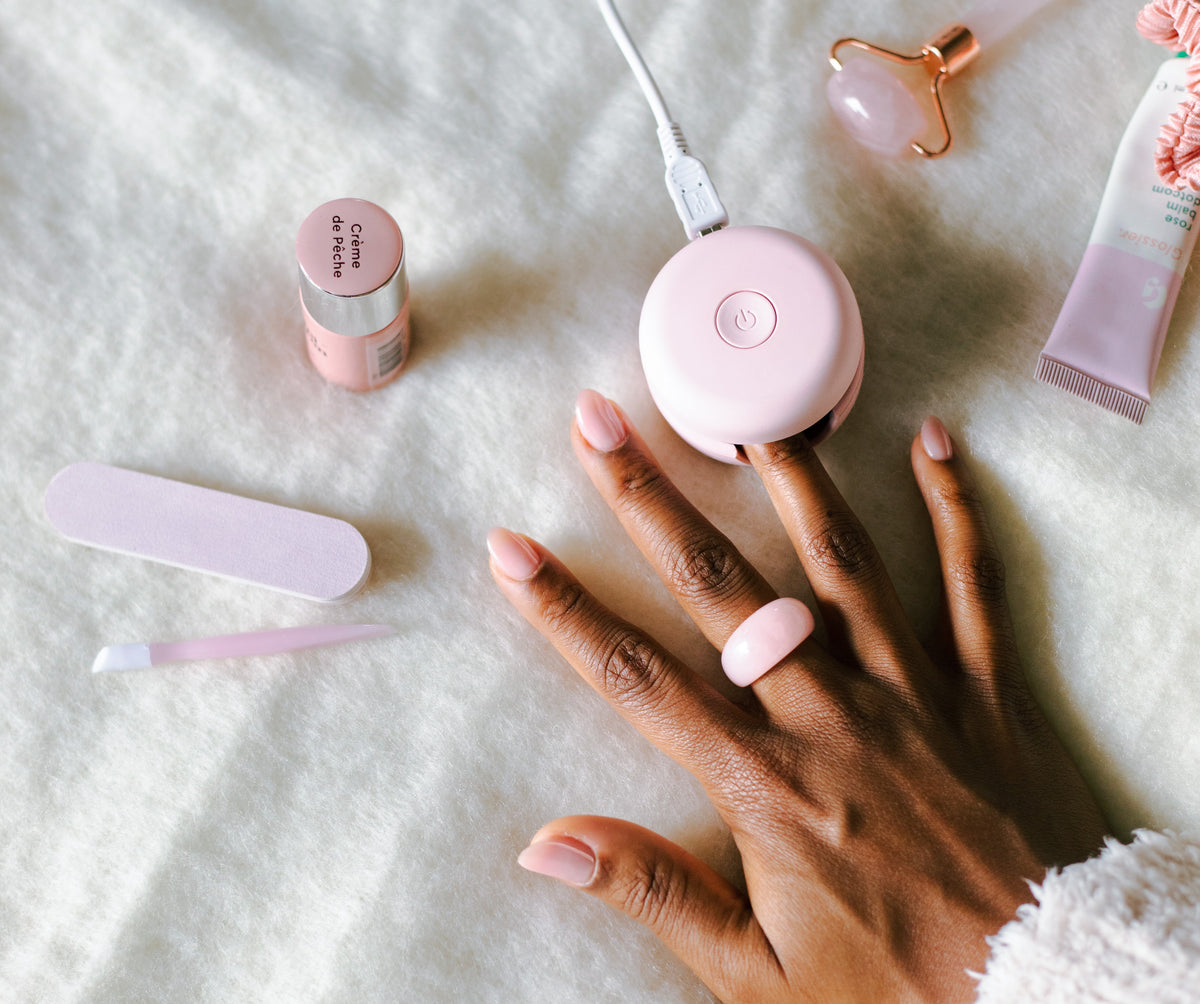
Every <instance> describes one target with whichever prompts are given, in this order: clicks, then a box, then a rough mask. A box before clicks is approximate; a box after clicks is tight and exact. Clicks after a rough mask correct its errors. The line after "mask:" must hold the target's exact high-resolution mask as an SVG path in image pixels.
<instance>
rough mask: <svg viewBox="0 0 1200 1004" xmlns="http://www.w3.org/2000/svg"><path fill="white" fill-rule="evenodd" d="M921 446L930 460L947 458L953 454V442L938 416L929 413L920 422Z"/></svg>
mask: <svg viewBox="0 0 1200 1004" xmlns="http://www.w3.org/2000/svg"><path fill="white" fill-rule="evenodd" d="M921 446H922V448H923V449H924V450H925V455H926V456H927V457H929V459H930V460H937V461H943V460H949V459H950V458H951V457H952V456H954V443H953V442H951V440H950V433H948V432H947V431H946V427H945V426H944V425H942V420H941V419H940V418H934V416H933V415H930V416H929V417H928V418H927V419H925V421H924V422H922V423H921Z"/></svg>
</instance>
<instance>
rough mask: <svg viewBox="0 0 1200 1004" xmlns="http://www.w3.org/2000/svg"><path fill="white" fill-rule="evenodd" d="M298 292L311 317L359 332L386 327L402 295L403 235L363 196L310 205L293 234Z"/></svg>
mask: <svg viewBox="0 0 1200 1004" xmlns="http://www.w3.org/2000/svg"><path fill="white" fill-rule="evenodd" d="M296 259H297V261H298V262H299V265H300V298H301V300H302V301H303V303H304V307H305V309H306V310H307V311H308V313H309V315H310V316H311V317H312V319H313V320H314V321H316V322H317V323H318V324H320V325H321V326H322V327H324V328H328V329H329V330H330V331H334V332H336V333H338V334H340V335H347V336H350V337H359V336H362V335H370V334H373V333H375V332H376V331H379V330H381V329H382V328H385V327H387V326H388V325H389V324H390V323H391V322H392V321H393V320H395V319H396V317H397V316H398V315H399V313H400V311H401V309H402V308H403V306H404V303H405V300H406V299H407V298H408V276H407V274H406V270H405V267H404V237H403V235H402V234H401V233H400V228H399V227H398V226H397V225H396V221H395V220H393V219H392V217H391V216H390V215H388V213H387V212H386V211H385V210H383V209H381V208H380V207H379V206H377V205H375V203H373V202H368V201H366V200H365V199H334V200H333V201H332V202H326V203H325V204H324V205H322V206H318V207H317V208H316V209H314V210H313V211H312V212H311V213H310V214H309V215H308V218H307V219H305V221H304V222H303V223H302V224H300V232H299V234H298V235H297V237H296Z"/></svg>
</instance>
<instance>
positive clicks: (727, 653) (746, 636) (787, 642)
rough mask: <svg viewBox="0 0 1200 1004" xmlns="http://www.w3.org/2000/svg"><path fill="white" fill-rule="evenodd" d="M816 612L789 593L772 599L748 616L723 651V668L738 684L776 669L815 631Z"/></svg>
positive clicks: (753, 679) (748, 682) (744, 684)
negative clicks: (814, 618) (813, 612)
mask: <svg viewBox="0 0 1200 1004" xmlns="http://www.w3.org/2000/svg"><path fill="white" fill-rule="evenodd" d="M813 626H814V623H813V615H812V613H811V611H809V609H808V607H806V606H805V605H804V604H803V603H801V602H800V601H799V600H796V599H792V597H790V596H784V597H781V598H780V599H778V600H772V601H771V602H770V603H767V604H766V605H764V606H761V607H759V608H758V609H757V610H755V611H754V613H752V614H751V615H750V616H749V617H747V618H746V619H745V620H744V621H742V623H741V624H739V625H738V626H737V629H736V630H735V631H734V632H733V634H731V635H730V636H729V641H727V642H726V643H725V647H724V648H723V649H722V650H721V668H722V669H723V670H725V675H726V676H728V677H729V679H730V680H732V681H733V682H734V683H736V684H737V685H738V686H739V687H748V686H750V684H752V683H753V682H754V681H755V680H757V679H758V678H759V677H761V676H762V675H763V674H764V673H766V672H767V671H768V670H770V669H773V668H774V667H775V666H777V665H778V664H779V663H780V662H782V661H783V659H784V658H786V657H787V656H788V655H789V654H790V653H791V652H792V651H793V650H795V649H796V648H797V647H798V646H799V645H800V643H801V642H802V641H804V639H805V638H807V637H808V636H809V635H810V634H812V631H813Z"/></svg>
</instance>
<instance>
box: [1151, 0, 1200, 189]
mask: <svg viewBox="0 0 1200 1004" xmlns="http://www.w3.org/2000/svg"><path fill="white" fill-rule="evenodd" d="M1137 29H1138V31H1139V32H1140V33H1141V34H1142V36H1143V37H1145V38H1148V39H1149V40H1150V41H1151V42H1157V43H1158V44H1159V45H1164V46H1166V47H1167V48H1168V49H1172V50H1175V51H1179V50H1181V49H1182V50H1183V51H1184V52H1186V53H1187V54H1188V56H1189V60H1188V70H1187V88H1188V91H1189V94H1188V95H1187V97H1186V98H1184V100H1183V101H1182V102H1180V104H1179V107H1178V108H1177V109H1176V110H1175V113H1174V114H1173V115H1172V116H1171V117H1170V119H1168V120H1167V124H1166V125H1165V126H1163V130H1162V133H1161V134H1160V135H1159V137H1158V148H1157V149H1156V151H1155V157H1154V161H1155V166H1156V167H1157V168H1158V176H1159V177H1160V178H1161V179H1162V180H1163V183H1164V184H1167V185H1170V186H1171V187H1172V188H1183V187H1185V186H1187V187H1190V188H1193V189H1196V190H1200V98H1198V96H1197V94H1198V91H1200V58H1198V54H1200V5H1198V3H1197V0H1151V2H1150V3H1148V4H1146V6H1145V7H1143V8H1142V10H1141V12H1140V13H1139V14H1138V18H1137Z"/></svg>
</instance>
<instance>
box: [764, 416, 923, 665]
mask: <svg viewBox="0 0 1200 1004" xmlns="http://www.w3.org/2000/svg"><path fill="white" fill-rule="evenodd" d="M745 450H746V455H747V456H748V457H749V458H750V462H751V463H752V464H753V465H754V467H755V468H756V469H757V470H758V473H759V476H760V477H761V478H762V481H763V484H764V485H766V488H767V493H768V494H769V495H770V496H771V501H772V502H773V503H774V505H775V509H776V511H778V513H779V517H780V519H781V520H782V521H783V525H784V527H785V528H786V529H787V532H788V536H789V537H791V539H792V543H793V545H794V546H795V548H796V553H797V555H799V557H800V562H801V564H803V566H804V571H805V574H806V575H807V576H808V581H809V584H810V585H811V586H812V588H813V593H814V594H815V595H816V598H817V603H818V605H819V607H820V609H821V614H822V617H823V618H824V621H825V628H826V631H827V634H828V637H829V643H830V649H831V650H832V652H833V654H834V655H835V656H838V657H842V658H846V659H849V657H850V656H851V655H854V656H856V657H857V660H858V661H859V662H861V663H862V664H863V665H864V666H866V667H867V668H868V669H870V670H872V671H873V672H876V673H878V674H880V675H882V676H885V677H887V678H889V679H892V680H893V681H894V682H897V683H903V682H911V681H910V680H909V677H910V675H911V672H912V670H911V668H906V667H912V666H915V665H919V661H918V660H916V659H914V658H913V655H914V654H916V653H919V652H920V651H921V648H920V643H919V642H918V641H917V638H916V635H915V634H914V633H913V630H912V627H911V625H910V624H909V621H908V618H907V616H905V613H904V610H903V608H902V607H901V606H900V600H899V598H898V597H897V595H896V590H895V588H894V587H893V586H892V582H891V579H890V578H888V574H887V572H886V570H885V569H884V567H883V561H882V560H881V559H880V557H879V552H878V551H876V550H875V545H874V544H873V543H872V542H871V538H870V537H868V536H867V532H866V530H865V529H864V528H863V525H862V523H860V522H859V520H858V517H857V516H855V515H854V513H853V512H852V511H851V510H850V507H849V506H848V505H847V504H846V501H845V499H843V498H842V496H841V493H840V492H839V491H838V490H837V488H836V487H835V486H834V484H833V482H832V481H831V480H830V478H829V475H828V474H827V473H826V472H825V468H824V467H822V466H821V462H820V460H818V459H817V455H816V453H814V452H813V449H812V447H811V446H810V445H809V444H808V442H807V441H806V440H805V439H804V437H803V435H800V436H793V437H792V438H791V439H787V440H783V441H782V442H778V443H769V444H766V445H761V446H746V447H745Z"/></svg>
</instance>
